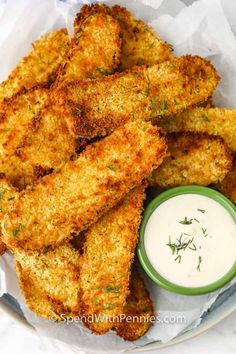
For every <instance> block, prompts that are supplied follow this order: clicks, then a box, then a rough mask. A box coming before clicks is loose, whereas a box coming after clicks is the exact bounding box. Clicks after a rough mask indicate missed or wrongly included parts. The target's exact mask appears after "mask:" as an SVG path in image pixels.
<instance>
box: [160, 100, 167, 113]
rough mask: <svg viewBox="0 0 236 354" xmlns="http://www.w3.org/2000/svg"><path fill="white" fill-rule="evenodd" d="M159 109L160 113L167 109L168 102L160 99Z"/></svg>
mask: <svg viewBox="0 0 236 354" xmlns="http://www.w3.org/2000/svg"><path fill="white" fill-rule="evenodd" d="M160 102H161V111H160V114H161V115H162V114H164V113H165V111H166V110H167V109H168V104H167V102H166V101H165V100H161V101H160Z"/></svg>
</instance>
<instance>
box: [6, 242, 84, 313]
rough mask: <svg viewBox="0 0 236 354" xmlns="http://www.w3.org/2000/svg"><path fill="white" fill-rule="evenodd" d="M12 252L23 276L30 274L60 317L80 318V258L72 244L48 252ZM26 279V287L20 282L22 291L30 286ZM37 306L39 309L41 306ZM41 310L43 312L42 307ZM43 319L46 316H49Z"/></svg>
mask: <svg viewBox="0 0 236 354" xmlns="http://www.w3.org/2000/svg"><path fill="white" fill-rule="evenodd" d="M16 237H17V236H16ZM12 251H13V255H14V257H15V260H16V261H17V262H18V263H19V264H20V266H21V268H22V270H23V271H24V274H28V276H29V277H30V279H31V281H32V282H34V283H35V284H37V287H38V289H40V290H41V292H42V294H43V296H44V297H45V296H46V297H47V298H48V300H49V299H50V302H51V304H53V308H54V310H55V311H56V312H57V313H58V314H59V313H64V314H75V315H76V314H77V315H78V313H79V303H78V291H79V288H80V285H79V258H80V255H79V252H78V251H77V250H75V249H74V248H73V247H72V246H71V245H70V244H63V245H62V246H60V247H57V248H56V249H54V250H49V251H47V252H45V253H40V252H37V251H33V252H32V251H23V250H16V249H13V250H12ZM27 278H28V277H27ZM27 278H26V284H22V280H21V285H22V290H23V292H24V289H25V288H26V287H27V281H28V279H27ZM26 291H27V290H26ZM35 305H36V304H35ZM38 305H39V306H40V304H38ZM38 311H39V310H38ZM41 311H42V312H43V311H44V308H43V307H42V308H41ZM41 315H42V314H41ZM43 317H47V314H45V315H44V316H43Z"/></svg>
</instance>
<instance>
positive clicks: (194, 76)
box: [53, 55, 219, 138]
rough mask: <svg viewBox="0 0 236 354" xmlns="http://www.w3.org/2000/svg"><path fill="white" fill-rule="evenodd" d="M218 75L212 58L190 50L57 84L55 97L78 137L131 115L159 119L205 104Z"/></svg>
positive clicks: (90, 135)
mask: <svg viewBox="0 0 236 354" xmlns="http://www.w3.org/2000/svg"><path fill="white" fill-rule="evenodd" d="M218 80H219V78H218V75H217V73H216V70H215V69H214V67H213V66H212V65H211V64H210V62H208V61H206V60H205V59H202V58H200V57H198V56H191V55H187V56H183V57H180V58H173V59H172V60H170V61H166V62H164V63H162V64H157V65H153V66H151V67H148V68H146V67H136V68H134V69H132V70H131V71H127V72H124V73H120V74H116V75H111V76H108V77H106V78H104V80H90V81H83V82H82V81H78V82H76V83H71V84H68V85H65V86H63V87H60V89H58V90H54V93H53V94H54V103H55V105H58V104H59V105H60V106H61V110H62V112H65V114H68V112H69V113H70V115H71V119H72V120H73V119H74V120H75V122H76V125H77V135H78V137H85V138H93V137H96V136H102V135H106V134H109V133H111V132H112V131H114V129H116V128H117V127H119V126H121V125H123V124H125V123H126V122H127V121H129V120H136V119H143V120H150V119H155V118H156V117H157V116H165V115H172V114H174V113H177V112H181V111H183V110H184V109H186V108H188V107H191V106H192V105H195V104H199V103H201V102H203V101H205V100H206V99H207V98H208V97H209V96H211V95H212V92H213V90H214V89H215V87H216V85H217V83H218ZM170 82H171V84H170ZM62 114H63V113H62Z"/></svg>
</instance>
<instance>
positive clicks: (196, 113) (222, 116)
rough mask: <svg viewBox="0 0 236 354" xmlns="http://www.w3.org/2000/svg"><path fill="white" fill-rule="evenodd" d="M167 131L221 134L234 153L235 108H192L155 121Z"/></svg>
mask: <svg viewBox="0 0 236 354" xmlns="http://www.w3.org/2000/svg"><path fill="white" fill-rule="evenodd" d="M157 124H158V126H160V127H162V128H163V129H164V130H165V131H167V132H168V133H172V132H188V131H190V132H194V133H207V134H209V135H219V136H221V137H222V138H223V139H224V141H225V142H226V144H227V145H228V146H229V147H230V149H231V150H232V151H233V152H234V153H236V110H232V109H226V108H193V109H189V110H187V111H184V112H182V113H180V114H177V115H175V116H173V117H165V118H161V119H160V120H158V122H157Z"/></svg>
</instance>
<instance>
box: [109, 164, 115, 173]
mask: <svg viewBox="0 0 236 354" xmlns="http://www.w3.org/2000/svg"><path fill="white" fill-rule="evenodd" d="M107 167H108V168H109V169H110V170H111V171H113V172H116V166H115V165H108V166H107Z"/></svg>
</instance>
